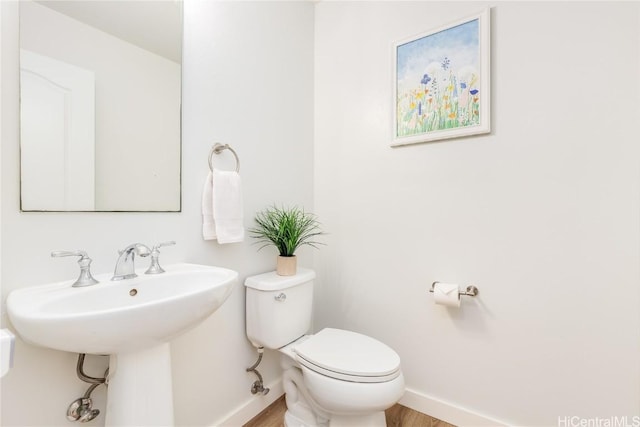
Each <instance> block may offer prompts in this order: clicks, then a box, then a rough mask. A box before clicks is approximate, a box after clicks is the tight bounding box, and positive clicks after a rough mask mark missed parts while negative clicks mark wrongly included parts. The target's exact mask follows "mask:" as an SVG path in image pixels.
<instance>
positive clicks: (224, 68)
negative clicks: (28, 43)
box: [0, 0, 313, 426]
mask: <svg viewBox="0 0 640 427" xmlns="http://www.w3.org/2000/svg"><path fill="white" fill-rule="evenodd" d="M0 7H2V20H3V21H2V28H1V30H2V37H1V39H2V52H1V53H2V81H1V83H2V91H1V93H2V94H1V101H2V147H1V148H2V169H1V170H2V180H1V181H2V212H1V214H2V227H1V233H2V248H1V249H2V303H3V304H4V302H5V300H6V296H7V294H8V293H9V292H10V291H11V290H12V289H16V288H19V287H24V286H30V285H37V284H40V283H44V282H48V281H57V280H65V279H71V278H73V277H75V276H76V275H77V265H76V263H75V261H73V260H71V259H59V258H57V259H51V258H50V256H49V253H50V252H51V251H52V250H56V249H78V248H83V249H86V250H87V251H88V252H89V254H90V256H91V257H92V258H93V260H94V262H93V271H94V272H96V273H97V272H107V271H111V270H112V269H113V267H114V264H115V260H116V257H117V253H116V250H117V249H120V248H122V247H124V246H125V245H127V244H128V243H131V242H137V241H140V242H144V243H147V244H153V243H155V242H159V241H163V240H170V239H174V240H176V241H177V242H178V244H177V245H176V246H173V247H169V248H165V249H164V251H163V253H162V256H161V258H162V259H161V260H162V261H163V262H164V263H171V262H178V261H189V262H196V263H203V264H210V265H220V266H225V267H229V268H232V269H235V270H237V271H239V272H240V281H241V282H240V283H242V282H243V281H244V278H245V277H247V276H248V275H251V274H256V273H259V272H264V271H268V270H269V269H271V268H273V266H274V263H275V256H276V253H275V251H272V250H270V249H264V250H263V251H261V252H257V246H255V245H252V241H251V240H250V239H247V240H246V241H245V242H243V243H241V244H231V245H218V244H217V243H215V242H205V241H203V240H202V238H201V235H200V231H201V215H200V200H201V199H200V198H201V195H200V194H201V189H202V183H203V181H204V178H205V176H206V173H207V169H208V164H207V154H208V152H209V149H210V148H211V146H212V145H213V142H214V141H222V142H225V143H229V144H231V145H232V146H233V147H234V149H236V151H237V152H238V155H239V156H240V160H241V162H242V165H241V166H242V169H241V175H242V177H243V186H244V201H245V224H246V225H247V226H250V225H251V224H252V222H253V221H252V218H253V216H254V214H255V212H256V211H257V210H260V209H263V208H265V207H266V206H268V205H270V204H272V203H278V204H280V203H283V204H298V205H301V206H305V207H306V208H309V209H311V208H312V202H313V199H312V188H313V187H312V179H313V163H312V158H313V150H312V139H313V115H312V111H313V87H312V85H311V84H310V82H311V81H312V79H313V5H312V4H311V3H306V2H303V3H298V2H283V3H263V2H257V3H249V2H246V3H245V2H240V3H236V2H208V1H197V0H188V1H187V2H186V3H185V49H184V88H183V89H184V92H183V112H184V121H183V146H182V156H183V158H182V160H183V174H182V189H183V190H182V191H183V192H182V197H183V211H182V212H181V213H135V214H131V213H120V214H117V213H116V214H114V213H21V212H19V204H18V202H19V171H18V164H19V152H18V146H19V143H18V64H17V57H18V56H17V55H18V40H17V30H18V28H17V22H18V15H17V7H16V3H14V2H0ZM218 157H219V158H217V159H216V162H217V166H219V167H221V168H224V167H227V166H228V167H233V164H234V163H233V159H232V157H231V156H227V155H221V156H218ZM292 177H293V178H292ZM310 254H311V251H310V250H309V251H307V250H306V249H303V250H302V252H301V253H300V255H301V263H303V264H306V265H309V264H310V256H311V255H310ZM146 262H147V261H146V260H143V261H141V263H146ZM139 265H140V264H139ZM142 265H144V264H142ZM3 308H4V307H3ZM6 326H10V323H9V321H8V319H7V318H6V314H3V317H2V327H6ZM132 326H135V325H132ZM172 354H173V363H174V373H175V374H174V392H175V411H176V425H182V426H186V425H189V426H197V425H201V426H210V425H214V424H215V423H216V422H217V421H218V420H222V419H225V418H226V417H227V415H228V414H229V412H232V411H233V410H235V409H237V408H239V407H242V406H243V405H244V404H246V403H248V402H254V401H256V400H258V399H262V400H259V403H260V405H261V406H264V405H266V403H267V402H268V399H266V398H256V397H254V396H252V395H251V394H250V392H249V389H250V386H251V383H252V382H253V381H254V377H253V376H252V375H249V374H247V373H246V372H245V368H246V367H247V366H250V365H251V364H252V363H253V362H254V361H255V356H256V355H255V351H254V350H253V349H252V348H251V346H250V344H249V343H248V341H247V340H246V338H245V331H244V289H243V287H242V286H241V285H239V286H237V287H236V289H235V290H234V292H233V294H232V295H231V296H230V298H229V299H228V300H227V302H226V303H225V304H224V306H223V307H222V308H221V309H220V310H218V311H217V312H216V313H214V314H213V315H212V316H211V317H210V318H209V319H208V320H206V321H205V322H204V323H203V324H202V325H201V326H200V327H198V328H197V329H195V330H193V331H191V332H189V333H188V334H187V335H185V336H183V337H181V338H180V339H178V340H176V341H175V342H174V344H173V345H172ZM90 362H91V363H90V365H89V366H88V369H87V370H88V372H89V373H92V374H94V375H99V374H101V373H102V371H103V369H104V368H105V366H106V358H99V357H94V358H92V360H91V361H90ZM263 366H264V370H261V372H262V374H263V375H264V377H265V380H266V381H267V383H271V382H272V381H274V380H276V379H277V378H278V376H279V368H278V364H277V358H276V357H275V355H272V354H267V355H266V357H265V362H264V365H263ZM1 386H2V402H1V403H2V405H1V406H2V420H1V422H0V424H2V425H3V426H17V425H25V426H52V425H61V426H66V425H68V423H67V421H66V419H65V411H66V408H67V406H68V404H69V403H71V401H72V400H74V399H76V398H77V397H80V396H81V395H82V394H83V393H84V391H85V390H86V384H84V383H82V382H81V381H80V380H78V379H77V378H76V377H75V355H74V354H70V353H64V352H57V351H49V350H46V349H41V348H37V347H34V346H31V345H27V344H25V343H23V342H21V341H20V340H18V346H17V349H16V357H15V365H14V368H13V369H12V371H11V372H10V373H9V374H8V375H7V376H5V377H4V378H2V382H1ZM94 395H95V396H96V397H97V399H96V400H97V402H96V406H97V407H98V408H101V409H104V408H105V405H104V392H103V391H102V390H101V389H98V390H96V392H95V394H94ZM276 397H277V394H274V395H269V396H267V398H276ZM258 411H259V409H258ZM103 422H104V417H103V416H100V417H99V418H98V419H97V420H96V421H94V422H93V423H92V425H102V423H103Z"/></svg>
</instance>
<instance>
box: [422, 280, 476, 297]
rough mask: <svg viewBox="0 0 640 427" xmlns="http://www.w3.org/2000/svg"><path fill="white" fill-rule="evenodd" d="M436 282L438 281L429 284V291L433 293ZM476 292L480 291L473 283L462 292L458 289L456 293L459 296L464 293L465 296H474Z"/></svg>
mask: <svg viewBox="0 0 640 427" xmlns="http://www.w3.org/2000/svg"><path fill="white" fill-rule="evenodd" d="M436 283H439V282H433V283H432V284H431V289H429V292H431V293H433V289H434V288H435V287H436ZM478 293H480V291H479V290H478V288H476V287H475V286H473V285H469V286H467V289H466V291H464V292H460V290H458V295H459V296H463V295H464V296H467V297H475V296H477V295H478Z"/></svg>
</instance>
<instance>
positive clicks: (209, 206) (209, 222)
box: [202, 172, 216, 240]
mask: <svg viewBox="0 0 640 427" xmlns="http://www.w3.org/2000/svg"><path fill="white" fill-rule="evenodd" d="M202 237H203V238H204V240H214V239H215V238H216V224H215V222H214V220H213V173H211V172H209V174H208V175H207V179H206V181H205V182H204V188H203V189H202Z"/></svg>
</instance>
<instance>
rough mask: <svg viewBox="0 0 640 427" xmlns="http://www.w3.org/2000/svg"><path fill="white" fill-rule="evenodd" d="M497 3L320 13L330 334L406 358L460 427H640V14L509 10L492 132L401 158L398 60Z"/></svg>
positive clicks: (319, 147)
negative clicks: (466, 288)
mask: <svg viewBox="0 0 640 427" xmlns="http://www.w3.org/2000/svg"><path fill="white" fill-rule="evenodd" d="M484 5H485V4H484V3H483V2H469V3H463V2H446V3H445V2H321V3H319V4H317V5H316V21H315V22H316V38H315V140H314V153H315V160H314V161H315V163H314V165H315V181H314V182H315V186H314V188H315V190H314V196H315V207H316V213H317V214H318V215H319V216H320V218H321V219H322V221H323V222H324V223H325V225H326V228H327V229H328V230H329V231H330V235H329V236H328V239H327V240H328V246H327V247H326V248H323V249H322V250H321V251H320V252H319V253H318V256H317V259H316V268H317V270H318V276H319V283H318V284H319V285H320V286H319V287H320V289H319V290H318V291H317V293H318V295H317V297H318V304H317V305H316V325H317V327H319V328H320V327H324V326H338V327H344V328H350V329H353V330H356V331H362V332H364V333H367V334H370V335H372V336H374V337H377V338H379V339H381V340H383V341H384V342H386V343H388V344H390V345H391V346H392V347H393V348H395V349H396V350H397V351H398V352H399V354H400V356H401V359H402V363H403V370H404V373H405V376H406V380H407V387H408V388H409V389H410V392H409V394H408V396H409V397H411V398H412V399H408V398H406V401H407V402H409V401H411V402H413V405H414V406H418V407H419V408H421V409H424V410H427V411H429V408H432V409H434V410H438V408H437V405H436V404H435V403H437V402H439V401H443V402H445V405H443V407H446V408H449V410H447V409H446V408H445V409H444V410H441V411H440V412H441V413H432V415H436V416H438V415H440V416H443V417H445V419H447V420H449V421H451V422H454V423H460V422H462V423H464V421H462V414H463V413H465V412H466V413H472V414H476V415H484V416H486V417H489V418H493V419H495V420H498V421H501V422H504V423H509V424H515V425H528V426H534V425H557V423H558V417H559V416H573V415H575V416H580V417H595V416H600V417H610V416H624V415H627V416H632V415H636V416H637V415H640V388H639V385H640V366H639V365H640V364H639V362H638V361H639V360H640V310H638V307H639V304H640V288H639V287H638V283H640V265H639V263H638V260H639V256H640V230H639V221H638V219H639V218H640V198H639V197H638V195H639V193H640V170H639V166H638V158H639V155H640V146H639V145H638V130H637V123H638V117H639V113H640V110H639V105H640V103H639V102H638V101H639V96H638V95H639V93H640V88H639V81H638V78H637V77H638V74H639V73H640V63H639V56H638V52H639V47H638V45H639V41H640V40H639V39H640V32H639V31H640V30H639V28H640V25H639V16H640V13H639V8H640V5H639V4H638V3H637V2H632V3H613V2H611V3H609V2H607V3H605V2H602V3H597V2H567V3H560V2H499V3H494V2H492V3H490V5H491V6H493V8H492V31H493V33H492V53H493V55H492V63H493V64H492V65H493V70H492V84H493V90H492V95H493V101H492V104H493V109H492V113H493V114H492V115H493V132H492V133H491V134H490V135H488V136H479V137H471V138H465V139H459V140H452V141H447V142H440V143H430V144H421V145H413V146H407V147H403V148H395V149H392V148H390V147H389V142H390V131H389V129H390V128H391V126H390V120H391V117H392V110H391V108H392V106H391V102H392V95H391V88H392V86H391V81H390V80H391V65H390V63H391V45H392V43H393V42H394V41H396V40H401V39H404V38H406V37H408V36H411V35H413V34H418V33H421V32H424V31H426V30H429V29H431V28H437V27H439V26H441V25H443V24H446V23H448V22H451V21H455V20H457V19H459V18H463V17H465V16H468V15H472V14H474V13H476V12H478V11H480V10H481V9H482V8H483V7H484ZM436 280H439V281H452V282H458V283H460V284H465V285H466V284H470V283H473V284H476V285H477V286H478V288H479V289H480V296H479V297H478V298H476V299H465V300H464V301H463V307H462V308H461V309H459V310H448V309H445V308H443V307H441V306H435V305H434V304H433V302H432V298H431V296H430V294H429V293H428V292H427V289H428V287H429V286H430V284H431V283H432V282H433V281H436ZM416 396H417V397H418V399H413V398H415V397H416ZM416 402H417V403H416ZM420 402H423V403H424V404H422V403H420ZM454 407H458V408H459V409H460V410H456V409H455V408H454ZM629 420H630V421H631V419H629ZM467 424H469V423H468V422H467Z"/></svg>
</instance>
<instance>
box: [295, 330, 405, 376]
mask: <svg viewBox="0 0 640 427" xmlns="http://www.w3.org/2000/svg"><path fill="white" fill-rule="evenodd" d="M293 351H294V353H295V355H296V360H297V361H298V362H299V363H300V364H301V365H303V366H305V367H307V368H308V369H310V370H312V371H314V372H317V373H319V374H322V375H325V376H328V377H331V378H335V379H339V380H343V381H350V382H358V383H380V382H386V381H391V380H393V379H395V378H397V377H398V376H399V375H400V357H399V356H398V354H397V353H396V352H395V351H393V350H392V349H391V348H389V347H388V346H387V345H385V344H383V343H381V342H380V341H378V340H376V339H374V338H371V337H368V336H366V335H362V334H359V333H357V332H352V331H345V330H342V329H333V328H325V329H323V330H321V331H320V332H318V333H317V334H315V335H313V336H311V337H309V338H308V339H306V340H305V341H304V342H302V343H300V344H298V345H296V346H295V347H294V348H293Z"/></svg>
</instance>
